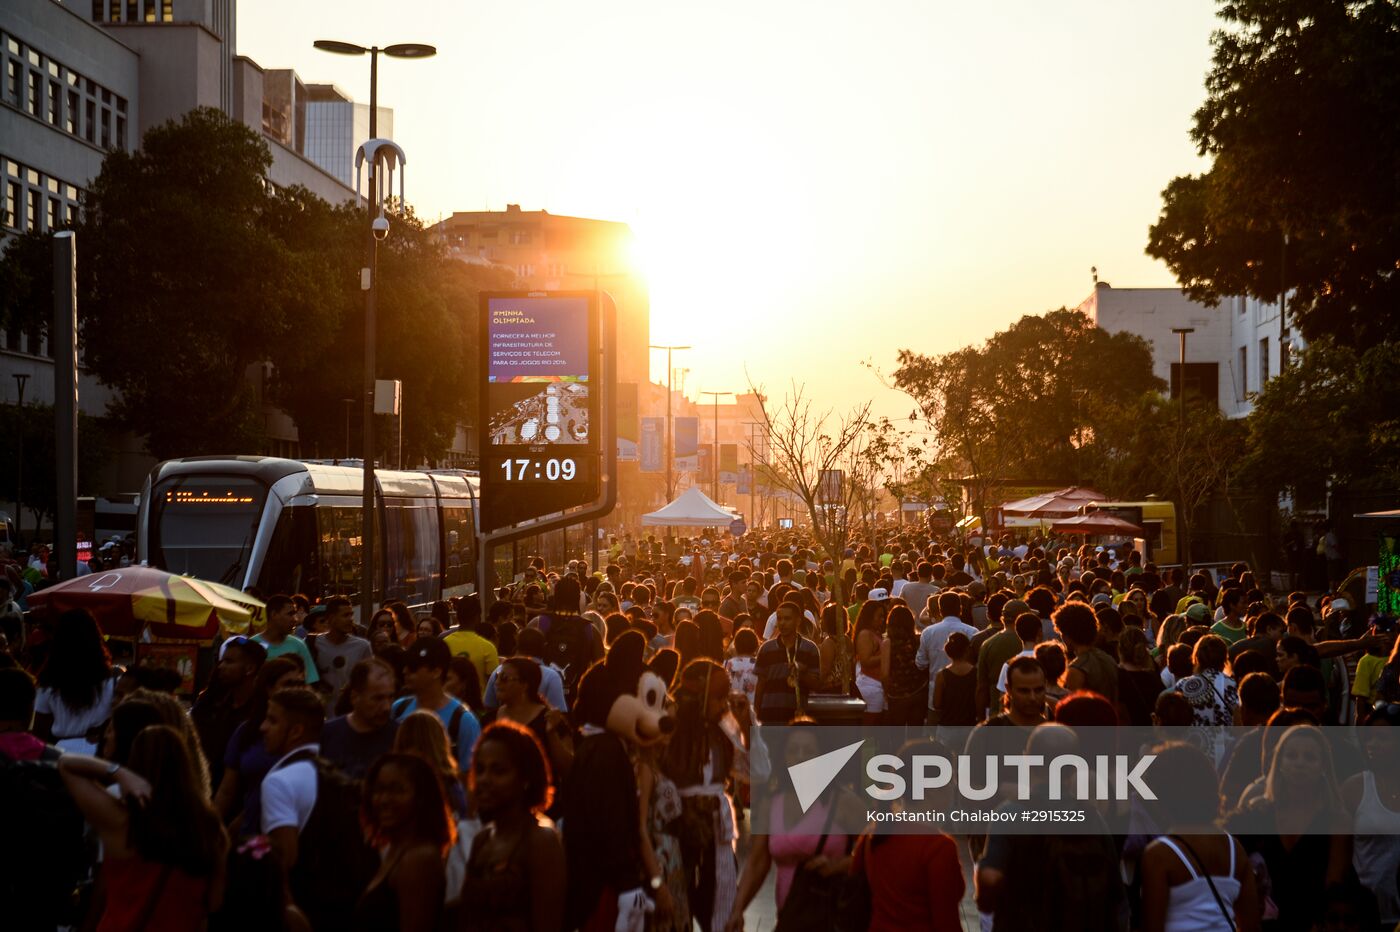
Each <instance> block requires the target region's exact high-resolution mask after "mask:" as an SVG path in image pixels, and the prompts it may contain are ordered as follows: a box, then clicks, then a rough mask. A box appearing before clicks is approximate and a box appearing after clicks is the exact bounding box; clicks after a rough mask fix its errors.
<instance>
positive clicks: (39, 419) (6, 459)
mask: <svg viewBox="0 0 1400 932" xmlns="http://www.w3.org/2000/svg"><path fill="white" fill-rule="evenodd" d="M56 426H57V425H56V424H55V422H54V410H53V406H51V405H39V404H33V403H30V404H26V405H25V406H24V407H23V408H20V407H18V406H17V405H3V406H0V437H4V438H5V446H4V450H3V452H0V499H5V500H8V501H18V500H19V496H20V495H22V497H23V500H24V501H23V504H24V510H25V511H27V512H29V516H30V519H31V520H30V521H29V522H25V520H24V515H22V514H18V515H15V524H16V528H15V530H16V533H18V534H21V535H22V534H23V530H24V527H25V526H26V524H29V525H31V526H32V527H34V528H38V527H39V526H40V525H41V524H42V523H43V522H44V521H45V520H46V519H51V518H53V517H54V515H55V514H56V513H57V510H58V461H57V459H56V454H55V451H56V449H57V447H56V444H55V437H56V434H55V429H56ZM111 448H112V440H111V437H110V435H109V431H108V425H107V424H106V423H104V421H103V419H101V418H94V417H90V416H88V415H86V414H83V415H79V418H78V488H79V489H80V490H81V489H91V488H93V487H94V486H95V485H96V479H97V476H98V475H99V474H100V473H101V471H102V468H103V466H104V465H105V464H106V462H107V459H108V457H109V454H110V451H111ZM21 454H23V456H24V463H23V467H22V468H23V472H24V475H23V477H22V478H21V476H20V474H19V473H20V469H21V464H20V455H21ZM21 482H22V487H21Z"/></svg>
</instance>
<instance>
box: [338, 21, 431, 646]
mask: <svg viewBox="0 0 1400 932" xmlns="http://www.w3.org/2000/svg"><path fill="white" fill-rule="evenodd" d="M312 44H313V45H314V46H315V47H316V48H318V49H320V50H321V51H323V52H333V53H335V54H337V55H363V54H365V53H366V52H368V53H369V136H370V138H369V140H368V141H367V142H366V143H365V144H364V145H362V146H360V147H359V150H358V151H356V153H355V187H356V190H355V199H356V201H357V202H358V201H359V193H360V192H359V174H360V166H361V165H362V164H363V163H365V162H368V163H369V188H368V201H369V212H370V216H371V220H370V226H369V240H368V247H367V249H366V250H365V255H366V260H367V261H366V264H365V268H363V269H361V270H360V288H361V289H362V290H363V291H364V293H365V371H364V388H363V392H364V407H363V411H364V438H363V439H364V450H365V455H364V456H365V459H364V490H363V493H362V494H363V501H362V503H361V508H362V513H361V519H360V535H361V536H360V544H361V549H360V555H361V559H362V564H361V569H360V589H361V592H360V619H361V620H362V621H367V620H368V619H369V617H370V616H371V615H372V614H373V613H374V582H375V572H374V566H375V564H374V537H375V535H374V485H375V483H374V452H375V451H374V375H375V372H374V370H375V359H374V354H375V340H376V336H377V334H376V330H377V328H376V322H375V309H374V289H375V285H376V284H377V283H376V281H375V279H376V278H377V276H378V265H379V241H380V240H382V239H384V238H385V237H387V236H388V235H389V220H388V218H387V217H385V216H384V201H385V190H386V188H387V189H388V191H389V192H390V193H392V191H393V172H394V169H395V167H399V168H400V169H402V166H403V165H404V164H405V163H406V162H407V159H406V158H404V154H403V149H401V148H399V146H398V145H396V144H395V143H393V142H390V141H389V140H387V139H380V138H379V53H380V52H383V53H384V54H385V55H388V56H389V57H390V58H430V57H432V56H433V55H436V54H437V49H435V48H434V47H433V46H431V45H422V44H418V43H403V44H399V45H390V46H387V47H385V48H380V47H379V46H377V45H372V46H370V47H369V48H365V47H364V46H362V45H355V44H353V43H350V42H339V41H335V40H332V39H318V40H316V41H315V42H314V43H312ZM381 161H383V162H384V167H385V168H386V169H387V170H388V173H389V181H388V184H384V183H382V180H381V178H380V177H379V163H380V162H381ZM403 199H404V198H403V174H402V170H401V171H400V174H399V200H400V202H402V201H403ZM399 207H400V209H402V207H403V204H402V203H400V205H399Z"/></svg>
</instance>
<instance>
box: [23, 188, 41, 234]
mask: <svg viewBox="0 0 1400 932" xmlns="http://www.w3.org/2000/svg"><path fill="white" fill-rule="evenodd" d="M43 198H44V195H43V194H42V193H41V192H39V191H37V190H31V191H30V192H29V217H28V225H27V226H26V227H25V229H26V230H30V231H34V230H38V229H39V211H40V202H41V201H42V200H43Z"/></svg>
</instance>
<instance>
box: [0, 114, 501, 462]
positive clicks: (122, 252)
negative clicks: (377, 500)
mask: <svg viewBox="0 0 1400 932" xmlns="http://www.w3.org/2000/svg"><path fill="white" fill-rule="evenodd" d="M271 161H272V157H271V153H270V150H269V149H268V146H267V144H266V142H264V141H263V139H262V138H261V137H260V136H259V135H258V134H257V133H256V132H254V131H253V130H251V129H249V128H248V127H246V126H244V125H243V124H241V123H236V122H234V121H232V120H230V119H228V117H226V116H225V115H224V114H223V113H221V112H220V111H217V110H213V109H209V108H202V109H197V110H193V111H190V112H189V113H187V114H185V115H184V116H183V117H181V118H180V119H178V120H174V121H171V122H168V123H165V124H163V125H161V126H157V127H155V128H153V129H151V130H150V131H149V132H147V133H146V135H145V138H144V139H143V140H142V145H141V148H140V149H138V150H136V151H133V152H130V153H127V152H121V151H115V150H114V151H112V152H109V153H108V155H107V156H106V158H105V159H104V161H103V165H102V171H101V173H100V174H99V175H98V176H97V178H96V179H94V180H93V182H92V185H91V187H90V189H89V191H88V192H87V194H86V198H85V201H84V205H83V207H84V210H83V217H82V220H81V223H80V225H79V227H78V272H79V280H80V296H79V323H80V327H81V341H82V345H83V351H84V357H85V362H86V365H87V366H88V367H89V368H90V369H91V370H92V372H93V373H94V374H95V375H96V376H97V377H98V378H99V379H100V380H101V381H102V382H103V383H105V384H107V385H109V386H111V387H113V388H114V389H116V390H117V394H118V400H117V401H116V402H115V403H114V404H113V406H112V408H111V410H110V411H109V414H110V415H111V417H112V419H113V420H114V421H115V423H116V425H117V426H119V427H121V428H123V429H127V430H130V431H132V432H133V433H135V434H137V435H138V436H141V437H143V438H144V439H145V440H146V444H147V447H148V449H149V450H150V452H151V454H152V455H154V456H156V457H157V458H161V459H164V458H169V457H174V456H190V455H199V454H233V453H247V452H251V451H255V450H258V449H261V448H263V441H264V438H265V435H266V424H265V423H264V420H263V415H264V411H263V409H262V403H263V402H264V401H273V402H275V403H277V404H278V405H279V406H280V407H282V409H283V410H285V411H286V412H288V413H289V414H290V415H291V416H292V418H293V420H294V421H295V423H296V425H297V429H298V433H299V435H300V437H301V441H302V450H303V452H304V454H305V455H308V456H312V455H314V456H325V457H331V456H339V455H341V454H342V452H343V449H344V446H345V414H346V411H345V405H344V403H343V399H345V398H353V399H355V408H354V411H353V412H352V413H353V416H352V418H351V421H352V424H353V426H354V432H355V435H356V436H355V438H353V440H352V443H353V445H354V450H355V452H356V454H358V453H359V442H358V435H359V432H360V426H361V425H360V416H359V399H360V398H361V385H362V372H363V359H364V325H363V320H364V318H363V316H362V315H363V314H364V293H363V292H362V291H361V290H360V269H361V268H362V267H363V266H364V264H365V250H366V242H367V236H366V229H367V222H366V218H365V215H364V213H363V211H362V210H357V209H356V208H355V207H354V206H353V205H352V204H350V203H348V202H347V203H346V204H342V205H338V206H332V205H330V204H327V203H326V202H325V201H323V200H321V199H320V198H318V197H316V196H315V195H314V194H312V193H311V192H310V191H307V190H306V189H304V188H291V189H286V190H278V189H275V188H274V187H273V186H272V185H270V184H269V183H268V182H267V179H266V175H267V170H268V168H269V166H270V165H271ZM49 240H50V235H49V234H37V233H31V234H26V235H24V236H21V237H16V238H15V239H13V240H12V241H11V242H10V243H9V244H8V246H7V248H6V251H5V255H4V258H3V260H0V284H3V286H4V287H3V289H0V291H3V293H4V294H3V297H0V323H5V324H10V323H14V324H18V325H19V326H20V328H21V329H29V328H34V327H44V326H46V321H47V317H48V308H49V305H50V304H51V300H50V297H49V289H50V288H51V284H50V282H51V274H52V273H51V271H50V269H51V258H50V256H51V251H50V250H51V246H50V245H49ZM510 284H511V275H510V273H509V272H506V271H504V270H501V269H494V268H485V267H479V266H469V265H466V264H464V263H461V262H457V261H455V260H453V259H451V258H450V257H449V256H447V254H446V253H445V251H444V250H443V248H442V247H441V246H440V245H438V244H437V243H435V242H434V241H433V239H432V237H431V235H430V234H429V232H428V231H427V230H426V229H425V228H424V227H423V224H422V223H421V222H419V221H418V219H417V218H416V217H414V216H413V214H412V212H411V211H408V210H403V209H401V210H399V211H398V212H397V213H396V214H395V215H394V216H393V217H392V218H391V233H390V235H389V237H388V238H387V239H386V240H385V241H384V242H383V243H381V244H380V246H379V278H378V287H377V302H378V322H379V328H378V339H377V354H376V355H377V357H378V358H377V362H378V366H377V375H378V377H379V378H385V379H399V380H400V381H402V382H403V384H404V416H403V433H404V440H403V450H404V458H405V462H421V461H428V462H436V461H438V460H440V459H441V458H442V457H443V455H444V454H445V452H446V451H447V449H448V448H449V447H450V445H451V443H452V440H453V436H454V434H455V431H456V427H457V424H458V423H460V422H462V421H466V420H469V419H470V416H471V413H472V412H473V410H474V399H475V397H476V384H477V380H476V378H475V376H474V373H475V372H476V366H477V360H476V356H475V341H474V339H473V334H474V332H475V330H474V328H475V325H476V324H475V322H476V316H477V300H478V292H479V291H480V290H482V289H485V288H496V289H499V288H505V287H508V286H509V285H510ZM269 365H270V368H266V369H263V371H262V373H261V376H260V377H259V369H258V368H257V367H260V366H269ZM260 385H261V389H260ZM384 420H386V421H388V420H389V419H387V418H386V419H384ZM386 428H387V429H386ZM377 437H378V439H379V452H380V459H381V461H392V458H391V457H388V456H386V454H388V453H390V452H391V451H392V450H393V449H394V440H395V431H394V429H393V425H392V424H386V425H385V427H382V428H381V429H380V430H379V431H377Z"/></svg>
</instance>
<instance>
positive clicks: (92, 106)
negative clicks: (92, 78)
mask: <svg viewBox="0 0 1400 932" xmlns="http://www.w3.org/2000/svg"><path fill="white" fill-rule="evenodd" d="M84 103H85V104H86V106H85V107H84V108H83V116H84V119H83V137H84V138H85V139H87V141H88V142H96V141H97V102H96V101H94V100H87V101H84Z"/></svg>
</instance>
